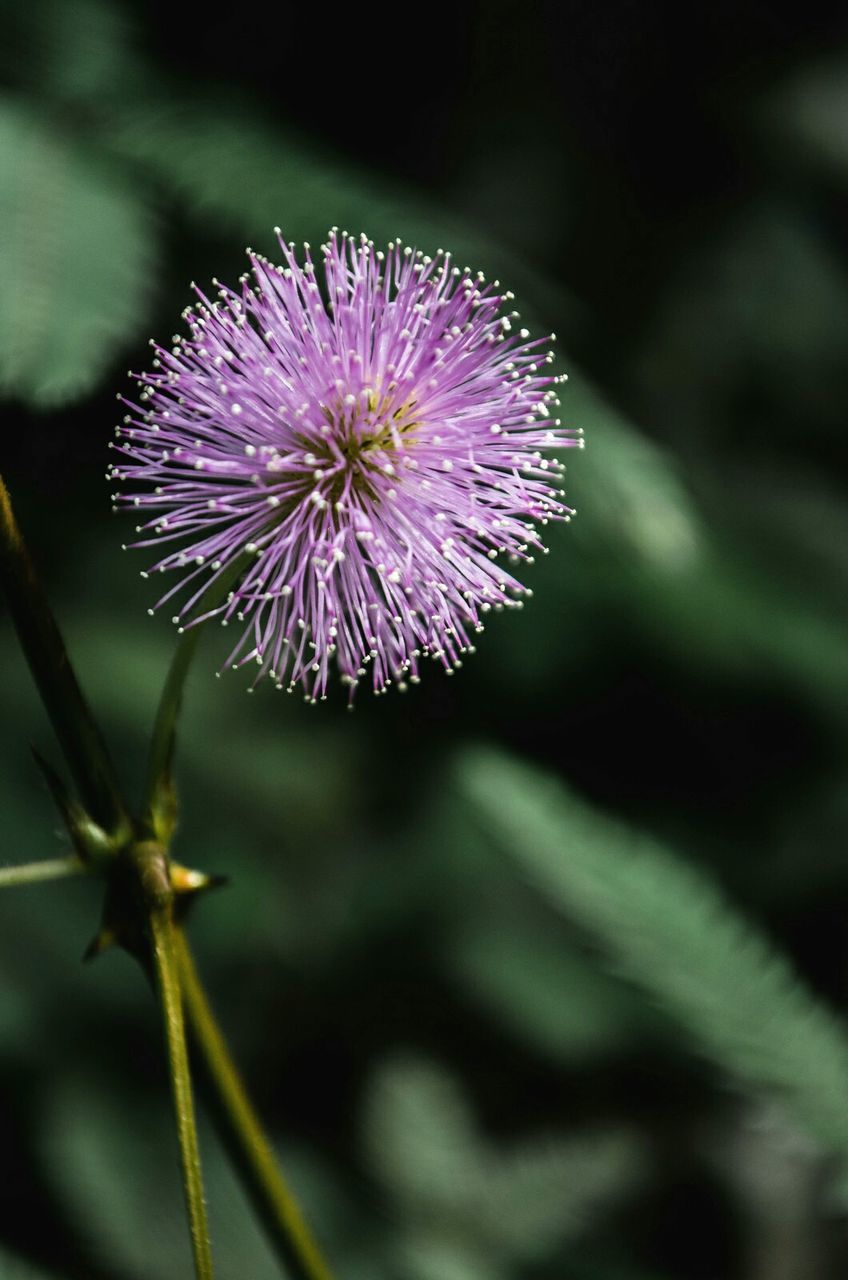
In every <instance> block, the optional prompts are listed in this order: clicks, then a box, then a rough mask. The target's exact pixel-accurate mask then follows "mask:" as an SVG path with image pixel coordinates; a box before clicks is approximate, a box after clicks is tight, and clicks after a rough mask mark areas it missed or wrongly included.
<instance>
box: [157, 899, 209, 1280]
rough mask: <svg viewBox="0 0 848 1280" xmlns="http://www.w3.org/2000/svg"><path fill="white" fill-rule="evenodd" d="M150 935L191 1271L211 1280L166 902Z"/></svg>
mask: <svg viewBox="0 0 848 1280" xmlns="http://www.w3.org/2000/svg"><path fill="white" fill-rule="evenodd" d="M150 933H151V939H152V943H153V960H154V965H155V969H156V978H157V984H158V987H159V994H160V997H161V1001H162V1012H163V1015H164V1021H165V1035H166V1039H167V1043H168V1058H169V1062H170V1068H171V1088H172V1091H173V1096H174V1111H175V1113H176V1118H177V1131H178V1134H179V1141H180V1159H181V1163H182V1171H183V1188H184V1191H185V1198H186V1207H187V1209H188V1216H189V1224H190V1227H191V1244H192V1251H193V1254H194V1270H195V1273H196V1276H197V1280H213V1276H214V1272H213V1267H212V1246H211V1243H210V1240H209V1226H208V1223H207V1219H206V1201H205V1199H204V1194H203V1174H202V1171H201V1167H200V1148H199V1145H198V1141H197V1123H196V1120H195V1114H194V1101H193V1099H192V1092H191V1075H190V1072H189V1063H188V1050H187V1047H186V1038H185V1023H184V1020H183V1003H182V998H181V995H180V977H179V969H178V965H177V956H176V948H175V929H174V923H173V918H172V915H171V907H170V904H168V905H167V906H163V907H159V908H155V909H154V910H153V911H152V912H151V914H150Z"/></svg>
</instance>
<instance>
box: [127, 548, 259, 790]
mask: <svg viewBox="0 0 848 1280" xmlns="http://www.w3.org/2000/svg"><path fill="white" fill-rule="evenodd" d="M249 561H250V556H249V555H243V556H239V558H238V559H237V560H235V561H234V562H233V563H232V564H231V565H230V566H229V567H228V568H227V569H226V570H225V571H223V572H222V573H221V575H220V576H219V577H217V578H216V579H215V580H214V581H213V582H211V583H210V584H209V586H208V587H207V589H206V591H205V592H204V594H203V595H202V596H201V597H200V600H199V601H198V603H197V605H196V607H195V610H194V612H195V614H196V616H198V617H202V616H203V614H205V613H208V612H209V611H210V610H211V609H214V608H216V607H217V606H218V605H219V604H220V603H221V601H222V600H223V599H224V597H225V596H226V594H227V593H228V591H229V590H230V588H231V587H232V585H233V583H234V582H235V581H236V579H237V578H238V577H239V575H240V574H241V572H242V571H243V569H244V568H245V565H246V564H248V563H249ZM203 630H204V625H203V624H202V623H201V624H199V625H197V626H190V627H187V628H186V630H185V631H184V632H183V634H182V635H181V636H180V639H179V643H178V644H177V648H176V652H175V653H174V656H173V658H172V659H171V665H170V667H169V669H168V674H167V676H166V678H165V684H164V686H163V689H162V693H161V695H160V698H159V705H158V707H157V708H156V719H155V721H154V723H153V736H152V738H151V742H150V754H149V756H148V764H147V789H146V792H145V802H144V810H143V812H144V813H145V814H147V815H150V813H151V811H153V810H154V809H155V808H156V806H157V804H158V803H159V802H160V797H161V794H162V791H163V788H164V789H165V790H168V789H169V787H170V774H171V763H172V759H173V754H174V738H175V734H176V728H177V720H178V718H179V714H180V706H181V704H182V699H183V689H184V688H185V682H186V677H187V676H188V672H189V668H190V667H191V662H192V658H193V657H194V652H195V650H196V648H197V645H198V642H199V640H200V636H201V634H202V632H203Z"/></svg>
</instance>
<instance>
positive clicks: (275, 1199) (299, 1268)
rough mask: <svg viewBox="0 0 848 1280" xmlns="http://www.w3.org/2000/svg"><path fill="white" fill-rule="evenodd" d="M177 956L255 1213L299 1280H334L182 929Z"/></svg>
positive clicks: (215, 1102) (221, 1118) (216, 1102)
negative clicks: (287, 1179) (249, 1093)
mask: <svg viewBox="0 0 848 1280" xmlns="http://www.w3.org/2000/svg"><path fill="white" fill-rule="evenodd" d="M175 951H176V957H177V965H178V968H179V974H180V984H181V987H182V992H183V999H184V1001H185V1008H186V1016H187V1018H188V1022H189V1026H190V1027H191V1030H192V1033H193V1035H194V1039H195V1041H196V1044H197V1048H198V1050H199V1053H200V1058H201V1065H202V1068H203V1070H204V1073H205V1076H206V1082H207V1084H208V1087H209V1091H210V1095H211V1098H210V1101H211V1103H212V1107H213V1112H214V1115H215V1119H216V1121H217V1122H218V1124H219V1126H220V1128H221V1131H222V1136H223V1138H224V1141H225V1143H226V1145H227V1148H228V1150H229V1151H230V1154H231V1156H232V1159H233V1161H234V1163H235V1165H236V1168H237V1169H238V1172H239V1174H240V1175H241V1178H242V1180H243V1183H244V1185H245V1188H246V1190H247V1192H248V1194H249V1196H250V1199H251V1201H252V1203H253V1206H254V1209H255V1211H256V1213H257V1215H258V1216H259V1218H260V1219H261V1220H262V1222H263V1224H264V1226H265V1229H266V1231H267V1232H268V1235H269V1237H270V1239H271V1242H272V1244H273V1245H274V1248H275V1249H276V1251H277V1253H278V1254H279V1256H280V1258H281V1260H282V1261H283V1263H284V1265H285V1266H286V1267H287V1268H289V1269H290V1271H291V1274H292V1275H293V1276H295V1277H297V1280H332V1275H331V1272H330V1269H329V1267H328V1266H327V1263H326V1262H325V1261H324V1259H323V1258H322V1256H321V1253H320V1252H319V1250H318V1246H317V1245H316V1243H315V1241H314V1239H313V1238H312V1234H311V1232H310V1230H309V1228H308V1226H307V1225H306V1222H305V1220H304V1218H303V1215H302V1213H301V1211H300V1208H299V1206H298V1204H297V1201H296V1200H295V1198H294V1196H293V1194H292V1192H291V1191H290V1190H289V1188H288V1187H287V1185H286V1183H285V1181H284V1179H283V1176H282V1174H281V1172H280V1170H279V1168H278V1166H277V1163H276V1160H275V1157H274V1153H273V1151H272V1149H271V1145H270V1143H269V1142H268V1139H267V1138H266V1137H265V1134H264V1132H263V1130H262V1127H261V1125H260V1123H259V1119H258V1117H257V1115H256V1112H255V1111H254V1109H253V1106H252V1104H251V1102H250V1099H249V1098H248V1096H247V1091H246V1090H245V1087H244V1084H243V1083H242V1080H241V1078H240V1076H239V1073H238V1071H237V1069H236V1067H235V1064H234V1063H233V1060H232V1058H231V1056H230V1052H229V1049H228V1047H227V1044H226V1041H225V1040H224V1037H223V1035H222V1033H221V1030H220V1028H219V1026H218V1024H217V1022H216V1020H215V1015H214V1014H213V1012H212V1009H211V1008H210V1005H209V1001H208V999H207V997H206V992H205V991H204V989H203V984H202V983H201V980H200V976H199V974H198V972H197V967H196V965H195V963H194V957H193V956H192V953H191V949H190V947H189V944H188V940H187V938H186V936H185V934H184V932H183V931H182V930H181V929H179V928H178V929H177V930H176V933H175Z"/></svg>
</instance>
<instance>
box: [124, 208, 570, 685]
mask: <svg viewBox="0 0 848 1280" xmlns="http://www.w3.org/2000/svg"><path fill="white" fill-rule="evenodd" d="M278 235H279V230H278ZM280 248H281V251H282V254H283V257H284V259H285V265H284V266H275V265H274V264H272V263H271V262H269V261H267V260H266V259H265V258H263V257H261V256H260V255H259V254H255V253H252V252H250V251H248V253H249V258H250V263H251V271H250V273H248V274H247V275H245V276H243V277H242V280H241V286H242V287H241V291H240V292H234V291H233V290H231V289H228V288H225V287H221V286H218V285H217V282H216V287H217V288H218V297H217V299H216V300H215V301H210V300H209V299H208V298H207V297H206V296H205V295H204V294H203V293H202V292H201V291H200V290H199V289H197V290H196V293H197V301H196V302H195V303H194V305H193V306H192V307H190V308H189V309H188V310H187V311H186V312H185V313H184V314H185V319H186V321H187V323H188V328H189V330H190V337H188V338H186V339H182V338H180V337H179V336H176V337H174V339H173V344H172V346H171V347H170V349H166V348H163V347H155V348H154V349H155V353H156V355H155V359H154V361H153V365H154V368H153V371H152V372H150V373H143V374H139V375H135V377H136V380H137V382H138V383H139V385H140V387H141V391H140V394H139V396H138V399H139V402H140V403H139V404H134V403H132V402H131V401H129V400H127V401H125V403H126V404H127V407H128V410H129V412H128V414H127V416H126V417H125V418H124V422H123V425H122V426H120V427H119V428H118V432H117V434H118V441H117V442H116V443H115V444H114V448H116V449H117V451H118V453H119V454H120V455H121V457H120V460H119V461H118V462H117V463H116V464H115V465H114V466H113V467H112V469H111V475H112V476H113V477H114V478H115V479H116V480H117V481H118V482H119V483H120V485H121V487H122V492H121V493H119V494H118V495H117V496H116V501H117V502H120V503H122V504H129V505H131V506H133V507H135V508H137V509H139V510H140V511H143V512H144V513H145V515H147V514H148V513H149V519H148V520H147V522H146V523H143V524H141V525H139V526H137V528H138V532H139V533H141V534H142V535H143V537H142V539H141V541H139V542H138V543H137V544H136V545H138V546H144V547H147V546H157V547H159V546H161V548H162V555H161V558H160V559H159V560H158V562H157V563H156V564H155V566H154V568H155V570H157V571H158V572H160V573H163V574H164V573H170V572H173V573H174V574H175V575H176V578H177V581H176V583H175V584H174V585H173V586H172V588H171V590H169V591H168V592H167V594H166V595H164V596H163V597H162V599H161V600H160V601H159V604H160V605H162V604H164V603H165V602H166V601H167V600H169V599H171V598H172V597H173V596H174V595H175V594H177V593H178V592H183V593H184V597H183V602H182V604H181V607H179V609H178V610H177V612H176V614H175V618H174V620H175V621H176V622H177V623H178V625H180V626H181V627H185V626H189V625H193V624H196V623H198V622H200V621H202V620H204V619H205V618H209V617H217V618H219V619H220V620H221V621H222V622H223V623H224V624H228V623H232V622H237V623H239V624H240V633H239V638H238V643H237V644H236V646H235V648H234V650H233V652H232V653H231V654H230V657H229V659H228V664H229V665H233V666H236V667H238V666H241V665H243V664H245V663H252V664H255V666H256V667H257V668H258V670H257V671H256V673H255V679H254V681H253V685H255V684H256V682H257V681H258V680H260V679H262V678H263V677H265V676H267V677H269V678H270V679H271V680H272V681H273V682H274V683H275V684H276V686H277V687H278V688H287V689H289V690H290V691H291V690H293V689H295V688H296V687H298V686H301V687H302V688H303V690H304V691H305V694H306V696H307V698H308V699H309V700H310V701H315V700H317V699H318V698H324V697H325V695H326V689H327V684H328V680H329V678H330V673H331V670H332V668H333V666H334V665H335V667H336V668H337V670H338V672H339V674H340V676H341V679H342V681H343V682H345V683H346V684H347V685H349V687H350V698H351V699H352V698H353V693H354V691H355V689H356V687H357V685H358V684H359V683H360V682H362V681H367V682H368V683H369V684H370V685H371V686H372V687H373V689H374V691H375V692H378V693H381V692H383V691H384V690H385V689H386V688H387V686H388V685H390V684H392V683H393V682H394V683H395V684H396V685H397V686H398V687H399V688H401V689H402V688H404V687H405V686H406V682H407V681H412V682H417V681H418V678H419V670H420V667H421V664H422V659H423V658H424V657H430V658H434V659H436V660H437V661H438V662H440V663H441V664H442V665H443V666H444V667H445V668H446V670H447V671H448V672H451V671H453V670H454V668H456V667H458V666H460V665H461V659H462V655H463V654H465V653H467V652H473V645H474V639H475V637H476V635H477V633H478V632H480V631H482V630H483V626H484V621H483V619H484V615H485V614H487V613H488V612H489V610H491V609H502V608H510V607H520V606H521V604H522V602H523V598H524V597H525V596H528V595H529V594H530V592H529V591H527V590H526V589H525V588H524V587H523V586H522V584H521V583H520V582H519V581H518V580H517V578H516V577H515V576H514V573H513V568H514V567H515V566H517V565H519V564H520V563H521V562H529V561H532V558H533V554H534V552H535V551H537V550H544V547H543V545H542V542H541V540H540V536H539V533H538V531H537V525H545V524H547V522H548V521H549V520H563V519H564V520H567V519H568V518H569V516H570V515H571V511H570V509H569V508H568V507H567V506H565V505H564V503H563V502H562V500H561V499H562V497H563V491H562V489H560V488H559V487H558V486H559V485H560V483H561V471H562V464H561V463H560V462H558V461H557V460H556V458H555V457H550V456H548V455H549V453H550V451H551V450H553V449H556V448H558V447H563V446H568V445H575V444H580V443H581V439H580V435H579V433H578V432H574V431H569V430H566V429H563V428H562V427H561V426H560V423H559V420H558V419H555V418H552V416H551V415H552V413H553V412H555V409H556V406H557V404H558V400H557V397H556V390H555V384H556V383H557V382H559V381H560V380H561V379H559V378H557V377H555V376H553V375H552V374H551V373H550V371H549V365H550V363H551V362H552V360H553V355H552V353H551V352H550V351H548V350H547V349H546V348H547V344H548V341H549V339H548V338H541V339H535V340H531V338H530V335H529V334H528V332H527V330H526V329H520V330H518V331H517V332H516V330H514V328H513V323H512V322H513V320H515V319H517V316H516V313H515V312H512V313H511V315H504V314H501V312H502V307H503V305H504V304H505V303H508V301H509V300H510V299H511V297H512V295H511V294H509V293H502V292H501V291H500V290H499V286H498V283H497V282H495V283H494V284H486V283H485V282H484V279H483V277H482V275H479V274H478V275H476V276H475V275H472V274H471V273H470V272H469V271H468V270H467V269H466V270H460V269H459V268H458V267H456V266H454V265H453V263H452V260H451V256H450V254H446V253H443V252H442V251H441V250H440V251H439V252H438V253H437V254H436V255H435V257H432V258H431V257H428V256H425V255H423V254H422V253H420V252H414V251H412V250H411V249H408V248H402V247H401V246H400V245H399V244H395V243H390V244H389V245H388V247H387V249H386V250H385V252H383V251H381V250H375V248H374V245H373V242H371V241H369V240H366V238H365V237H364V236H362V237H361V238H359V239H354V238H351V237H349V236H348V235H347V234H346V233H342V234H341V235H339V234H337V233H336V232H335V231H333V233H332V234H331V235H330V237H329V239H328V242H327V243H326V244H325V245H322V247H321V266H320V268H318V267H316V264H315V262H314V261H313V258H312V255H311V253H310V249H309V245H306V246H305V260H304V261H303V263H302V264H301V263H299V262H298V261H297V258H296V257H295V253H294V248H293V246H292V245H288V244H286V243H285V242H283V241H282V239H281V240H280ZM124 486H126V491H124ZM504 560H505V561H506V562H507V563H508V564H509V565H510V566H512V567H511V568H510V569H507V568H506V567H505V565H504ZM157 607H158V606H157ZM172 607H173V606H172ZM151 612H152V611H151Z"/></svg>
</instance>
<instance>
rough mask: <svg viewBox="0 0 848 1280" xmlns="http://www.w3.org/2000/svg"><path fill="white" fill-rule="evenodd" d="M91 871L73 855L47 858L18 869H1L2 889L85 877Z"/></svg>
mask: <svg viewBox="0 0 848 1280" xmlns="http://www.w3.org/2000/svg"><path fill="white" fill-rule="evenodd" d="M90 871H91V868H90V867H89V866H88V864H87V863H85V862H83V861H82V859H81V858H78V857H77V856H76V854H72V855H71V856H69V857H67V858H45V859H44V860H43V861H41V862H26V863H24V864H22V865H21V866H17V867H0V889H13V888H16V887H17V886H18V885H25V884H39V883H41V882H42V881H44V880H64V879H65V878H66V877H67V876H84V875H87V874H88V873H89V872H90Z"/></svg>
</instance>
